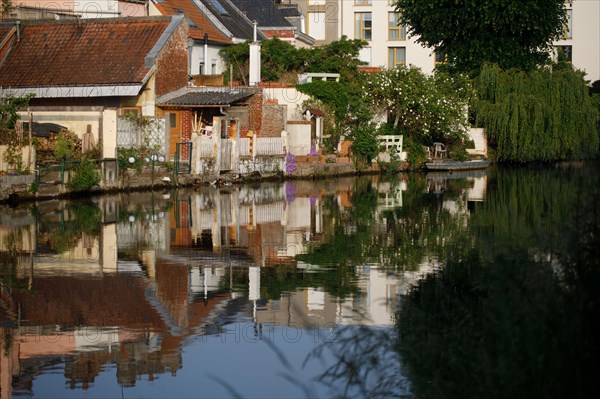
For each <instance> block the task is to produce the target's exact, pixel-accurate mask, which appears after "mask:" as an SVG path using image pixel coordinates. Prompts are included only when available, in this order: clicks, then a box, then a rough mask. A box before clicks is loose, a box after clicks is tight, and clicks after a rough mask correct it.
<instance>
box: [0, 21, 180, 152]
mask: <svg viewBox="0 0 600 399" xmlns="http://www.w3.org/2000/svg"><path fill="white" fill-rule="evenodd" d="M187 38H188V24H187V22H186V20H185V18H184V16H173V17H162V16H161V17H142V18H115V19H111V18H102V19H82V20H64V21H62V20H59V21H22V22H19V21H15V22H4V23H0V97H4V96H25V95H28V94H30V93H31V94H33V95H34V98H33V99H32V100H31V102H30V111H31V112H32V115H33V121H34V122H38V123H55V124H58V125H61V126H64V127H66V128H68V129H69V130H71V131H73V132H75V133H76V134H77V135H78V136H80V137H82V136H83V135H84V134H85V133H86V132H89V133H92V134H93V136H94V137H95V138H96V142H101V143H102V155H103V157H104V158H114V157H115V156H116V147H117V119H118V117H119V116H123V115H125V113H127V112H133V113H137V114H138V115H144V116H154V115H156V106H155V103H156V97H158V96H160V95H163V94H166V93H168V92H171V91H173V90H175V89H177V88H180V87H182V86H185V85H187V81H188V79H187V78H188V75H187V60H188V58H187ZM179 140H180V138H179V137H171V141H179Z"/></svg>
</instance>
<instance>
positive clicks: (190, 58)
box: [188, 39, 202, 76]
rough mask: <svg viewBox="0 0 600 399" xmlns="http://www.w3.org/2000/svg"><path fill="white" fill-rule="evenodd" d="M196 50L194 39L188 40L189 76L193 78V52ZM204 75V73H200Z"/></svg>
mask: <svg viewBox="0 0 600 399" xmlns="http://www.w3.org/2000/svg"><path fill="white" fill-rule="evenodd" d="M193 49H194V39H188V76H192V51H193ZM200 73H202V71H200Z"/></svg>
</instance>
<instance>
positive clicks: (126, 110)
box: [120, 107, 142, 117]
mask: <svg viewBox="0 0 600 399" xmlns="http://www.w3.org/2000/svg"><path fill="white" fill-rule="evenodd" d="M141 113H142V109H141V108H140V107H121V109H120V114H121V116H127V115H132V116H134V117H138V116H139V115H140V114H141Z"/></svg>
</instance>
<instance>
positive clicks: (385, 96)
mask: <svg viewBox="0 0 600 399" xmlns="http://www.w3.org/2000/svg"><path fill="white" fill-rule="evenodd" d="M364 89H365V92H366V93H367V94H368V96H369V98H370V99H371V101H372V103H373V105H374V106H375V107H376V108H379V109H387V110H388V112H389V113H390V114H391V115H393V116H394V118H395V119H394V127H397V128H399V129H400V130H402V131H404V132H405V133H407V134H409V135H411V136H412V137H415V138H417V139H418V140H419V141H421V142H433V141H444V142H453V141H457V140H461V139H463V138H464V136H465V134H466V130H467V123H468V119H467V113H466V109H467V102H468V95H469V93H470V84H469V81H468V80H467V79H466V78H464V77H461V76H458V77H450V76H448V75H446V74H443V73H436V75H435V76H427V75H425V74H423V73H422V72H421V70H420V69H418V68H415V67H406V66H403V65H402V66H398V67H396V68H393V69H389V70H384V71H381V72H379V73H375V74H372V75H371V76H370V77H369V79H368V80H367V83H366V87H364Z"/></svg>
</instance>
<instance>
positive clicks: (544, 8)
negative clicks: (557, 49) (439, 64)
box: [395, 0, 566, 73]
mask: <svg viewBox="0 0 600 399" xmlns="http://www.w3.org/2000/svg"><path fill="white" fill-rule="evenodd" d="M395 4H396V9H397V11H398V12H400V13H401V22H402V23H405V24H407V26H408V32H409V34H412V35H417V36H418V38H417V41H418V42H419V43H422V44H423V45H425V46H427V47H430V48H432V49H434V50H435V51H438V52H441V53H443V54H446V56H447V57H448V63H449V65H450V66H451V67H454V68H456V69H457V70H459V71H464V72H469V73H474V72H476V71H478V70H479V68H480V67H481V65H482V64H483V63H484V62H486V61H488V62H494V63H497V64H499V65H500V66H501V67H502V68H503V69H508V68H520V69H525V70H530V69H532V68H534V67H536V66H538V65H542V64H544V63H546V62H547V61H548V59H549V50H550V46H551V44H552V39H554V38H555V37H558V36H559V35H560V34H561V33H562V32H563V26H564V22H565V19H566V13H565V11H564V5H565V1H564V0H528V1H522V0H494V1H491V0H487V1H481V0H396V3H395Z"/></svg>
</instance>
